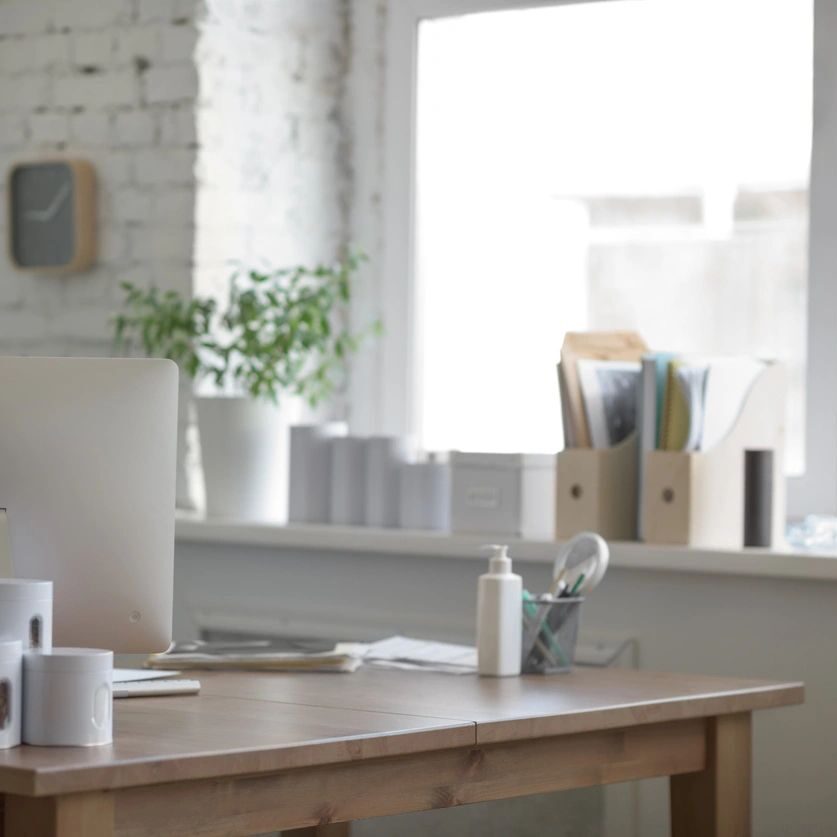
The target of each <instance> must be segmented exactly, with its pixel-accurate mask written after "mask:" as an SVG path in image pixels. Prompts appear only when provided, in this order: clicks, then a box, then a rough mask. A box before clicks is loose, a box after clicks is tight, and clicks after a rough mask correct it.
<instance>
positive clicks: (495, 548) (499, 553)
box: [483, 543, 512, 575]
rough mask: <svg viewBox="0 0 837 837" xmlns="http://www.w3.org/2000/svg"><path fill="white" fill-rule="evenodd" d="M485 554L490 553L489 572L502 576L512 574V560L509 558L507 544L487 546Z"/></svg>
mask: <svg viewBox="0 0 837 837" xmlns="http://www.w3.org/2000/svg"><path fill="white" fill-rule="evenodd" d="M483 550H484V551H485V552H490V553H491V555H490V558H489V562H488V568H489V572H491V573H493V574H495V575H502V574H504V573H510V572H511V568H512V562H511V558H509V548H508V546H506V545H505V544H499V543H492V544H486V545H485V546H484V547H483Z"/></svg>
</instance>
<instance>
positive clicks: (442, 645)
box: [363, 636, 477, 674]
mask: <svg viewBox="0 0 837 837" xmlns="http://www.w3.org/2000/svg"><path fill="white" fill-rule="evenodd" d="M363 661H364V663H365V664H369V665H375V666H377V667H380V668H401V669H421V670H422V671H441V672H446V673H449V674H471V673H473V672H475V671H476V670H477V649H476V648H473V647H472V646H470V645H455V644H453V643H450V642H432V641H430V640H426V639H412V638H410V637H404V636H392V637H389V639H382V640H381V641H380V642H373V643H371V644H370V645H369V646H368V648H367V651H366V653H365V655H364V657H363Z"/></svg>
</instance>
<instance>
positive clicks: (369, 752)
mask: <svg viewBox="0 0 837 837" xmlns="http://www.w3.org/2000/svg"><path fill="white" fill-rule="evenodd" d="M194 676H197V677H199V678H200V680H201V682H202V685H203V688H202V691H201V694H200V695H197V696H170V697H150V698H128V699H122V700H117V701H115V704H114V705H115V709H114V716H115V727H114V743H113V744H112V745H108V746H104V747H95V748H51V747H27V746H24V747H18V748H15V749H11V750H0V793H19V794H34V795H46V794H55V793H70V792H75V791H85V790H96V789H108V788H118V787H128V786H132V785H146V784H156V783H160V782H170V781H179V780H187V779H199V778H210V777H216V776H229V775H238V774H245V773H248V774H253V773H262V772H275V771H277V770H287V769H293V768H299V767H308V766H314V765H323V764H337V763H340V762H347V761H359V760H364V759H370V758H380V757H385V756H399V755H407V754H412V753H420V752H426V751H429V750H440V749H447V748H456V747H467V746H473V745H474V744H490V743H496V742H502V741H511V740H522V739H529V738H536V737H543V736H550V735H568V734H573V733H579V732H589V731H594V730H602V729H613V728H617V727H630V726H636V725H639V724H648V723H660V722H665V721H674V720H680V719H686V718H698V717H709V716H712V715H722V714H729V713H734V712H748V711H753V710H757V709H769V708H772V707H778V706H787V705H790V704H795V703H801V702H802V700H803V687H802V684H800V683H776V682H768V681H759V680H745V679H742V678H731V677H710V676H703V675H685V674H657V673H652V672H642V671H626V670H619V669H607V670H586V669H580V670H576V671H574V672H572V673H570V674H564V675H554V676H551V677H543V676H537V675H534V676H528V677H519V678H506V679H485V678H477V677H475V676H468V675H466V676H462V675H459V676H458V675H445V674H430V673H424V672H407V671H384V670H375V669H361V670H360V671H358V672H355V673H354V674H276V673H209V672H201V673H199V674H196V675H194Z"/></svg>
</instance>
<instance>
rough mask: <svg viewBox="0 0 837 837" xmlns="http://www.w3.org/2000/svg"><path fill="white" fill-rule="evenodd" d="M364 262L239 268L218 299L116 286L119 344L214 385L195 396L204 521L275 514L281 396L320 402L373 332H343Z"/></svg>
mask: <svg viewBox="0 0 837 837" xmlns="http://www.w3.org/2000/svg"><path fill="white" fill-rule="evenodd" d="M362 260H363V257H362V256H361V255H360V254H358V253H350V254H349V255H348V256H347V257H346V258H345V259H343V260H341V261H339V262H337V263H336V264H333V265H326V264H320V265H317V266H315V267H313V268H309V267H305V266H298V267H292V268H281V269H270V270H260V269H255V268H246V269H245V268H240V269H238V270H236V271H235V273H233V275H232V276H231V277H230V284H229V294H228V297H227V299H226V300H225V301H224V303H223V304H219V302H218V301H216V300H215V299H212V298H208V297H200V296H198V297H191V298H185V297H183V296H182V295H181V294H179V293H177V292H175V291H171V290H169V291H161V290H159V289H157V288H153V287H152V288H151V289H143V288H139V287H137V286H136V285H133V284H130V283H123V285H122V287H123V290H124V291H125V302H124V309H123V311H122V312H121V313H120V314H118V315H117V316H116V317H115V319H114V327H115V338H116V343H117V346H118V347H119V348H120V349H121V350H123V351H124V350H129V351H130V350H133V349H135V348H136V346H137V345H139V346H140V347H141V348H142V351H143V352H144V353H145V354H146V355H151V356H158V357H167V358H170V359H171V360H173V361H175V362H176V363H177V364H178V365H179V366H180V368H181V370H182V371H183V373H184V374H186V375H187V376H189V377H190V378H192V380H193V381H196V382H198V383H199V385H201V386H206V385H207V384H209V385H211V386H212V388H213V389H214V390H215V393H214V394H213V395H212V396H211V397H208V396H204V397H198V398H197V399H196V404H197V411H198V428H199V432H200V437H201V460H202V464H203V471H204V481H205V485H206V510H207V514H208V515H211V516H217V517H228V518H235V519H242V520H253V519H279V518H280V517H281V515H282V509H281V507H280V505H281V497H282V495H283V494H284V491H283V489H284V478H285V471H286V469H285V467H284V461H283V459H284V451H285V449H286V435H287V434H286V424H287V421H286V420H285V421H283V408H284V407H285V406H286V402H287V400H288V399H293V397H299V398H302V399H305V400H306V401H307V402H308V403H309V404H310V405H312V406H315V405H317V404H318V403H320V402H321V401H322V400H323V399H325V398H326V397H327V396H329V395H330V394H331V393H332V392H333V391H334V389H335V387H336V386H337V385H338V383H339V381H340V380H341V377H342V375H343V373H344V372H345V365H346V361H347V359H348V357H349V356H350V355H351V353H352V352H354V351H356V350H357V348H358V346H359V345H360V342H361V341H362V339H363V338H364V337H365V336H366V335H367V334H369V333H371V332H373V331H377V330H378V329H379V326H378V324H374V325H373V326H371V327H370V328H369V329H366V330H364V331H363V332H359V333H354V332H352V331H351V330H350V329H349V327H348V326H347V325H346V318H345V314H346V308H347V305H348V302H349V300H350V298H351V291H352V283H353V279H354V275H355V274H356V272H357V270H358V268H359V266H360V263H361V261H362Z"/></svg>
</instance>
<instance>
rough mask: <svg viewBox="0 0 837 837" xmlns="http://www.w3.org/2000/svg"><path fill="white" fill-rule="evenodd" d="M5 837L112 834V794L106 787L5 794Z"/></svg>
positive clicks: (106, 836) (60, 836) (80, 836)
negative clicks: (60, 793)
mask: <svg viewBox="0 0 837 837" xmlns="http://www.w3.org/2000/svg"><path fill="white" fill-rule="evenodd" d="M3 824H4V829H3V831H2V832H0V833H2V834H4V835H5V837H113V833H114V798H113V795H112V794H110V793H108V792H107V791H97V792H93V793H73V794H68V795H67V796H49V797H44V798H38V797H32V796H13V795H11V794H9V795H7V796H6V799H5V805H4V812H3Z"/></svg>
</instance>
